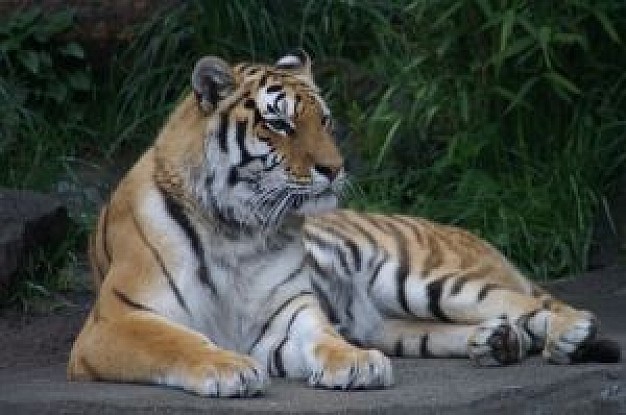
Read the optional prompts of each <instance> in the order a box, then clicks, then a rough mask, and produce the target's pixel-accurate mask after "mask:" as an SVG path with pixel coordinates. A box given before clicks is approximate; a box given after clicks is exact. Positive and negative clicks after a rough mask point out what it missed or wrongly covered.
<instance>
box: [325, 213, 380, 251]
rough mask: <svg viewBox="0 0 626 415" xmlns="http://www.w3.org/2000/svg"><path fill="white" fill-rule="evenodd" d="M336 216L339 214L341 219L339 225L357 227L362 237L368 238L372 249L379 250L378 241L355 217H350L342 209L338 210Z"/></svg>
mask: <svg viewBox="0 0 626 415" xmlns="http://www.w3.org/2000/svg"><path fill="white" fill-rule="evenodd" d="M335 216H337V217H338V218H339V219H340V221H341V222H340V223H339V225H340V226H342V225H344V226H345V225H348V226H351V227H352V228H354V229H356V231H357V232H358V233H359V235H361V236H362V237H364V238H365V239H366V240H367V243H368V244H369V245H370V247H371V248H372V251H378V249H379V248H378V244H377V243H376V241H375V240H374V238H373V237H372V235H371V233H370V232H368V231H366V230H365V229H364V228H363V227H362V226H361V225H360V224H359V223H357V222H356V221H355V220H354V219H352V218H350V217H349V216H348V215H347V214H346V213H345V212H342V211H338V212H336V213H335Z"/></svg>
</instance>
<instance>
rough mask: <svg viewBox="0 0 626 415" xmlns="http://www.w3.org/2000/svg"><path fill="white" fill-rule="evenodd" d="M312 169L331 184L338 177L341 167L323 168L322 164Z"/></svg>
mask: <svg viewBox="0 0 626 415" xmlns="http://www.w3.org/2000/svg"><path fill="white" fill-rule="evenodd" d="M313 168H314V169H315V171H316V172H318V173H320V174H321V175H323V176H325V177H326V178H327V179H328V181H330V182H331V183H332V182H333V181H334V180H335V179H336V178H337V176H338V175H339V172H340V171H341V168H342V166H341V165H339V166H324V165H322V164H315V166H313Z"/></svg>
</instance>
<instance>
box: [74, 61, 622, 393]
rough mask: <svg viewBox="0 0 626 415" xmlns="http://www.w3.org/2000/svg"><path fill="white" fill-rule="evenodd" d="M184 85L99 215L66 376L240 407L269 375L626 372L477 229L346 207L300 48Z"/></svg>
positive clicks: (200, 73)
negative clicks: (591, 364)
mask: <svg viewBox="0 0 626 415" xmlns="http://www.w3.org/2000/svg"><path fill="white" fill-rule="evenodd" d="M190 89H191V90H190V92H189V93H188V94H185V95H184V96H183V98H181V100H180V102H179V103H178V104H177V105H176V106H175V108H174V109H173V111H172V113H171V114H170V116H169V118H168V120H167V121H166V122H165V124H164V126H163V127H162V129H161V130H160V132H159V134H158V135H157V138H156V140H155V141H154V143H153V145H152V146H151V147H149V148H148V149H147V150H146V151H145V152H144V153H143V154H142V155H141V157H140V158H139V160H138V161H137V163H136V164H135V165H134V166H133V167H132V168H131V169H130V170H129V171H128V173H127V174H126V175H125V176H124V177H123V178H122V180H121V181H120V182H119V184H118V186H117V188H116V189H115V190H114V191H113V192H112V194H111V196H110V199H109V200H108V201H107V202H106V203H105V204H104V206H103V207H102V209H101V212H100V214H99V216H98V218H97V223H96V226H95V230H94V232H93V233H92V234H91V235H90V238H89V249H88V252H89V258H90V262H91V266H92V270H93V272H92V274H93V277H94V280H95V286H96V289H95V294H96V297H95V300H94V303H93V305H92V307H91V309H90V312H89V314H88V316H87V317H86V320H85V322H84V325H83V327H82V329H81V330H80V332H79V333H78V335H77V337H76V339H75V341H74V343H73V346H72V350H71V352H70V357H69V362H68V366H67V376H68V379H69V380H76V381H81V380H82V381H89V380H91V381H113V382H137V383H144V384H145V383H148V384H158V385H167V386H170V387H175V388H179V389H183V390H185V391H188V392H191V393H195V394H198V395H202V396H210V397H243V396H254V395H259V394H262V393H263V392H264V391H265V390H266V389H267V387H268V385H269V378H270V376H282V377H287V378H292V379H300V380H304V381H305V382H306V383H308V385H310V386H313V387H319V388H327V389H340V390H354V389H378V388H387V387H390V386H391V385H393V372H392V365H391V360H390V358H391V357H393V356H408V357H464V358H469V359H470V360H471V361H473V362H475V363H476V364H478V365H508V364H512V363H516V362H519V361H521V360H522V359H523V358H525V357H526V356H527V355H529V354H531V353H540V352H541V353H542V355H543V357H544V358H545V359H546V360H547V361H549V362H553V363H559V364H568V363H576V362H580V361H588V360H596V361H598V360H599V361H617V360H619V348H617V349H616V346H615V345H614V344H611V343H607V342H606V341H604V342H603V341H600V340H598V339H597V328H598V322H597V319H596V318H595V317H594V315H593V314H592V313H590V312H588V311H584V310H578V309H576V308H574V307H572V306H570V305H568V304H566V303H564V302H561V301H559V300H557V299H555V298H553V297H552V296H551V295H550V294H548V293H547V292H546V291H545V290H543V289H542V288H540V287H539V286H538V285H536V284H535V283H533V282H531V281H530V280H529V279H527V278H526V277H524V276H523V275H522V273H521V272H520V271H518V269H517V268H516V267H515V266H513V265H512V263H511V262H510V261H508V260H507V259H506V258H505V257H504V256H503V255H502V254H501V253H500V252H499V251H498V250H496V249H495V248H494V247H493V246H492V245H490V244H489V243H488V242H486V241H484V240H482V239H480V238H478V237H477V236H475V235H473V234H472V233H470V232H468V231H465V230H462V229H460V228H456V227H451V226H448V225H443V224H438V223H435V222H432V221H429V220H426V219H423V218H414V217H409V216H403V215H382V214H375V213H364V212H356V211H353V210H347V209H339V208H338V205H339V201H340V197H341V196H342V194H343V193H344V191H345V189H346V186H347V185H346V184H347V181H348V178H347V173H346V171H345V168H344V159H343V156H342V154H341V152H340V151H339V148H338V145H337V143H336V140H335V137H334V132H333V123H332V119H331V113H330V110H329V106H328V105H327V104H326V102H325V100H324V99H323V96H322V92H321V91H320V89H319V88H318V86H317V85H316V83H315V82H314V79H313V75H312V69H311V59H310V57H309V55H308V54H307V53H306V52H305V51H303V50H296V51H293V52H289V53H287V54H285V55H284V56H283V57H281V58H280V59H278V60H277V61H276V62H275V63H274V64H273V65H272V64H259V63H245V62H244V63H238V64H235V65H231V64H229V63H227V62H226V61H225V60H223V59H221V58H218V57H215V56H205V57H202V58H201V59H199V60H198V61H197V62H196V64H195V66H194V68H193V70H192V71H191V88H190Z"/></svg>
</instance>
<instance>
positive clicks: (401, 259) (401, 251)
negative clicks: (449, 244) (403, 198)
mask: <svg viewBox="0 0 626 415" xmlns="http://www.w3.org/2000/svg"><path fill="white" fill-rule="evenodd" d="M387 225H388V227H389V230H390V231H391V234H392V236H393V239H394V241H395V243H396V247H397V249H398V268H397V269H396V284H397V285H396V290H397V296H398V302H399V303H400V306H401V307H402V309H403V310H404V312H405V313H406V314H409V315H411V314H413V313H412V312H411V308H410V307H409V299H408V298H407V293H406V282H407V280H408V278H409V271H410V269H409V249H408V245H407V241H406V238H405V237H404V235H403V234H402V231H400V230H399V229H398V228H397V227H396V226H395V224H393V223H391V222H390V223H388V224H387Z"/></svg>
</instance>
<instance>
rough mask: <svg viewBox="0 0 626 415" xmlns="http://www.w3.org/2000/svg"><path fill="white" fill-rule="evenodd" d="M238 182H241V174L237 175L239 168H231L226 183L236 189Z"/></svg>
mask: <svg viewBox="0 0 626 415" xmlns="http://www.w3.org/2000/svg"><path fill="white" fill-rule="evenodd" d="M238 181H239V174H238V173H237V168H236V167H231V168H230V170H228V177H227V178H226V183H227V184H228V186H230V187H235V185H236V184H237V183H238Z"/></svg>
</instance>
